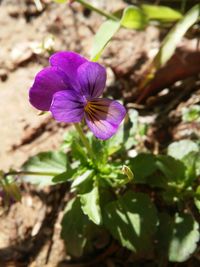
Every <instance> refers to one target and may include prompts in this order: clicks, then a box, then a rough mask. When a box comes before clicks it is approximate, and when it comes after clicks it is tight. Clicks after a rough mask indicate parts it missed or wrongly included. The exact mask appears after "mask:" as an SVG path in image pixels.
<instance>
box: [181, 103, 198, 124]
mask: <svg viewBox="0 0 200 267" xmlns="http://www.w3.org/2000/svg"><path fill="white" fill-rule="evenodd" d="M182 120H183V121H184V122H192V121H198V122H199V121H200V105H192V106H190V107H189V108H184V109H183V110H182Z"/></svg>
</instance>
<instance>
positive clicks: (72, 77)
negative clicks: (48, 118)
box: [29, 52, 126, 140]
mask: <svg viewBox="0 0 200 267" xmlns="http://www.w3.org/2000/svg"><path fill="white" fill-rule="evenodd" d="M50 65H51V66H50V67H47V68H44V69H43V70H42V71H40V72H39V73H38V74H37V76H36V78H35V81H34V84H33V86H32V87H31V89H30V93H29V96H30V102H31V104H32V105H33V106H34V107H35V108H37V109H39V110H43V111H51V113H52V115H53V117H54V118H55V119H56V120H57V121H59V122H66V123H77V122H80V121H81V120H82V119H83V118H85V120H86V123H87V125H88V127H89V128H90V129H91V131H92V132H93V133H94V135H95V136H96V137H98V138H99V139H102V140H105V139H108V138H110V137H111V136H112V135H113V134H115V133H116V131H117V129H118V127H119V125H120V123H121V121H122V120H123V118H124V117H125V115H126V110H125V108H124V107H123V106H122V105H121V104H120V103H118V102H117V101H114V100H111V99H107V98H99V96H100V95H101V94H102V93H103V89H104V87H105V82H106V71H105V68H104V67H102V66H101V65H100V64H98V63H94V62H90V61H88V60H87V59H85V58H83V57H81V56H80V55H78V54H76V53H74V52H58V53H55V54H53V55H52V56H51V57H50Z"/></svg>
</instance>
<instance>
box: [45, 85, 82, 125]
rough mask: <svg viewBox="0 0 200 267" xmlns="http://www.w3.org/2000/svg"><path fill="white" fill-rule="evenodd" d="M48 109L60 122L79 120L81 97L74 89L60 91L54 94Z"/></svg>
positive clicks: (80, 115)
mask: <svg viewBox="0 0 200 267" xmlns="http://www.w3.org/2000/svg"><path fill="white" fill-rule="evenodd" d="M50 111H51V113H52V115H53V117H54V118H55V119H56V120H57V121H60V122H67V123H70V122H79V121H81V120H82V118H83V114H84V104H83V99H82V98H81V96H80V95H78V94H77V93H76V91H74V90H67V91H60V92H57V93H55V94H54V97H53V101H52V104H51V108H50Z"/></svg>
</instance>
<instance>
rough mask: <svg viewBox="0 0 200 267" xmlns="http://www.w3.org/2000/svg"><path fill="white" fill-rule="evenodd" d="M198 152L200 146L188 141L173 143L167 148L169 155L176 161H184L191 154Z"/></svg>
mask: <svg viewBox="0 0 200 267" xmlns="http://www.w3.org/2000/svg"><path fill="white" fill-rule="evenodd" d="M198 151H199V147H198V145H197V144H196V143H195V142H193V141H191V140H187V139H185V140H181V141H178V142H174V143H171V144H170V145H169V146H168V148H167V154H168V155H170V156H172V157H174V158H176V159H182V158H184V157H185V156H186V155H187V154H189V153H190V152H198Z"/></svg>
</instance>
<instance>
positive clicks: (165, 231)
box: [157, 214, 199, 262]
mask: <svg viewBox="0 0 200 267" xmlns="http://www.w3.org/2000/svg"><path fill="white" fill-rule="evenodd" d="M157 239H158V244H157V247H158V253H159V254H160V255H162V257H166V258H168V259H169V261H172V262H183V261H186V260H187V259H189V257H190V256H191V254H192V253H194V251H195V250H196V248H197V243H198V241H199V225H198V223H197V222H196V221H195V220H194V219H193V217H192V216H191V215H190V214H176V215H175V216H174V218H171V217H170V216H169V215H167V214H162V215H161V216H160V224H159V228H158V233H157Z"/></svg>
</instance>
